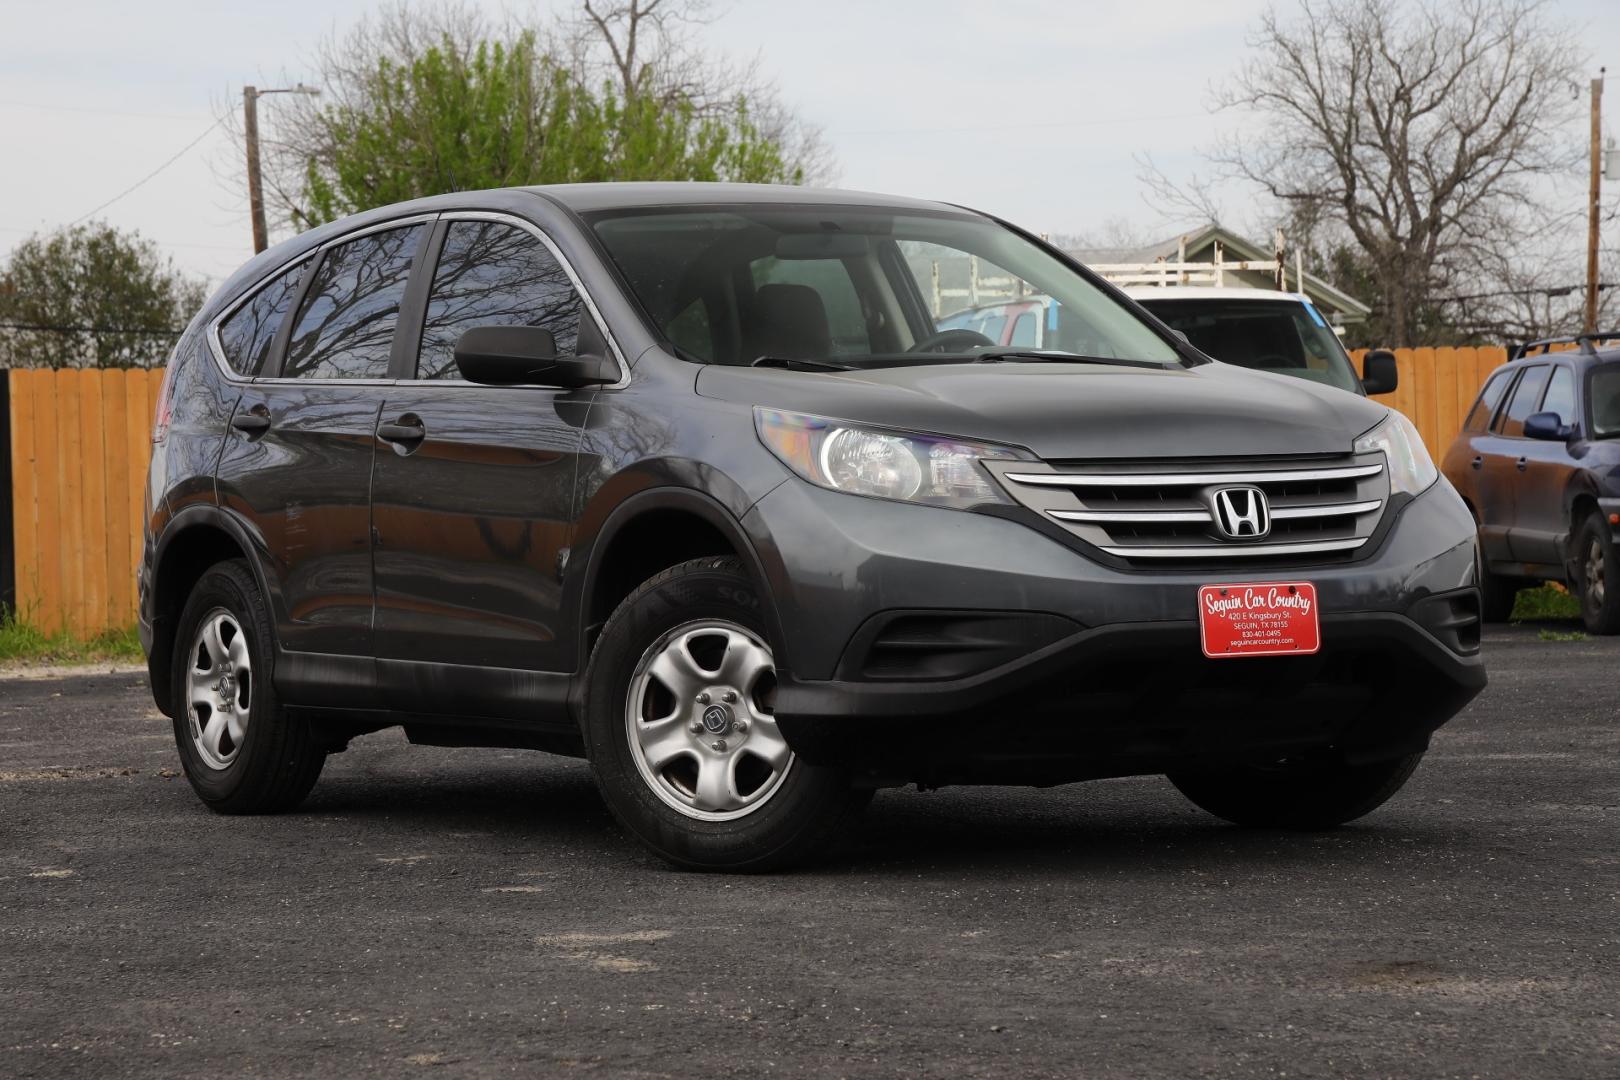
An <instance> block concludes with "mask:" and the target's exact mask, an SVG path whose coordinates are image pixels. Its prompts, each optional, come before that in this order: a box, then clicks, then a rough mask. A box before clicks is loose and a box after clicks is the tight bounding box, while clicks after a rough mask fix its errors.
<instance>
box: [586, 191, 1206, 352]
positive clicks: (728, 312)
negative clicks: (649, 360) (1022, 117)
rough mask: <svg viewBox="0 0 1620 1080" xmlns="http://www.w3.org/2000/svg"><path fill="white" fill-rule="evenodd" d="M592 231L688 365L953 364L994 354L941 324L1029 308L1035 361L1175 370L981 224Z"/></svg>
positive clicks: (898, 221)
mask: <svg viewBox="0 0 1620 1080" xmlns="http://www.w3.org/2000/svg"><path fill="white" fill-rule="evenodd" d="M591 225H592V227H593V228H594V229H595V231H596V235H597V236H598V237H599V238H600V239H601V242H602V244H603V246H604V247H605V248H606V249H607V252H608V254H609V256H610V257H611V258H612V259H613V261H614V263H615V264H616V265H617V266H618V268H619V271H620V272H621V273H622V274H623V276H624V278H625V280H626V282H628V284H629V286H630V289H631V291H632V292H633V293H634V294H635V296H636V299H637V300H638V301H640V303H641V306H642V307H643V308H644V309H645V311H646V313H647V315H648V317H649V318H650V319H651V321H652V322H653V324H654V325H656V326H657V328H658V329H659V331H660V332H662V334H663V335H664V337H665V338H666V339H667V340H668V341H669V342H670V343H671V344H673V345H674V346H675V347H676V348H677V350H678V351H679V352H680V353H681V354H682V355H684V356H685V357H687V358H688V359H692V360H698V361H702V362H705V363H717V364H752V363H754V362H756V361H757V360H760V359H762V358H770V359H773V360H789V361H809V362H822V363H830V364H834V365H836V366H839V367H877V366H889V365H896V364H906V363H928V364H936V363H949V362H967V361H972V360H974V359H983V358H986V357H985V356H984V353H985V352H986V350H989V349H991V348H993V347H996V346H998V345H1000V342H999V341H997V340H994V339H993V338H992V337H991V336H990V335H988V334H986V333H983V332H981V331H980V330H978V329H973V328H970V327H965V326H961V325H959V324H958V321H953V320H952V319H951V316H952V315H954V314H956V313H958V312H960V311H962V310H964V309H970V308H974V307H977V306H979V305H981V304H984V303H987V302H992V301H997V300H999V301H1006V302H1013V301H1016V300H1018V299H1020V298H1023V297H1036V296H1040V297H1048V298H1050V300H1049V302H1048V303H1047V304H1046V305H1045V311H1046V318H1047V320H1048V323H1049V325H1048V327H1047V329H1046V332H1045V333H1044V334H1043V336H1042V342H1041V345H1040V346H1039V347H1038V350H1039V351H1040V352H1041V353H1042V354H1043V356H1042V357H1040V358H1047V359H1061V358H1062V357H1063V356H1064V355H1065V354H1069V355H1077V356H1081V357H1100V358H1107V359H1118V360H1125V361H1133V362H1137V363H1143V362H1146V363H1152V364H1167V365H1168V364H1180V363H1181V362H1182V360H1181V356H1180V354H1179V353H1177V351H1176V350H1175V349H1174V348H1173V347H1172V346H1171V345H1170V344H1169V343H1168V342H1166V341H1165V340H1164V339H1163V338H1161V337H1160V336H1159V335H1158V333H1157V332H1155V331H1154V330H1152V329H1151V328H1150V327H1149V326H1148V325H1147V324H1146V323H1144V322H1143V321H1141V320H1140V319H1139V318H1138V317H1137V316H1136V315H1134V314H1132V313H1131V311H1130V310H1129V309H1127V308H1125V307H1123V306H1122V305H1120V304H1118V303H1117V302H1115V301H1114V300H1113V299H1111V298H1110V297H1109V296H1108V295H1107V294H1106V293H1105V292H1104V291H1103V290H1102V289H1100V288H1098V287H1097V286H1095V285H1093V284H1092V283H1091V282H1089V281H1087V280H1086V279H1085V278H1084V277H1082V276H1081V275H1080V274H1078V273H1076V272H1075V271H1074V270H1073V269H1072V268H1070V267H1069V266H1068V265H1066V264H1065V263H1064V262H1063V261H1062V260H1061V259H1059V258H1057V257H1056V256H1054V255H1052V254H1051V253H1050V252H1048V251H1046V250H1044V249H1043V248H1041V247H1040V246H1038V245H1036V244H1033V243H1031V242H1029V241H1028V240H1026V239H1024V238H1023V237H1021V236H1019V235H1018V234H1017V233H1015V232H1013V231H1012V230H1010V229H1007V228H1006V227H1004V226H1002V225H999V224H997V223H995V222H994V221H990V220H988V219H985V218H981V217H975V216H971V215H966V214H963V215H952V214H947V213H940V214H933V213H917V212H905V213H895V212H890V211H884V210H878V209H866V208H849V207H835V206H792V207H779V206H727V207H692V208H674V209H660V210H656V211H650V210H635V211H628V212H624V211H619V212H612V213H604V214H598V215H595V216H594V217H593V218H592V219H591ZM1000 351H1002V352H1005V351H1006V349H1005V348H1003V349H1001V350H1000Z"/></svg>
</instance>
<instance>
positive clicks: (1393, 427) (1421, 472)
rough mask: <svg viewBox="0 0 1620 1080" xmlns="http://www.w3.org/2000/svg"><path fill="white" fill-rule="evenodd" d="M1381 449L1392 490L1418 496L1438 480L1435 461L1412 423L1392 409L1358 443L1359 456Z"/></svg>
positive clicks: (1357, 451)
mask: <svg viewBox="0 0 1620 1080" xmlns="http://www.w3.org/2000/svg"><path fill="white" fill-rule="evenodd" d="M1372 450H1382V451H1383V452H1384V461H1385V462H1386V463H1387V465H1388V468H1389V490H1390V492H1391V493H1392V494H1393V493H1394V492H1397V491H1404V492H1406V493H1407V494H1408V495H1416V494H1417V493H1418V492H1420V491H1423V490H1425V489H1426V488H1428V486H1429V485H1430V484H1432V483H1434V482H1435V480H1436V479H1438V478H1439V476H1440V474H1439V473H1438V472H1437V471H1436V470H1435V467H1434V460H1433V459H1432V458H1430V457H1429V451H1428V450H1427V449H1426V448H1425V447H1424V445H1423V436H1421V435H1419V434H1418V430H1417V428H1416V427H1414V426H1413V425H1412V421H1410V420H1408V419H1407V418H1406V417H1404V416H1402V415H1401V414H1400V413H1398V412H1396V411H1394V410H1393V409H1391V410H1390V413H1389V415H1388V416H1386V417H1385V418H1384V420H1383V422H1382V423H1381V424H1379V425H1378V426H1377V427H1375V428H1373V429H1372V430H1371V431H1369V432H1367V433H1366V434H1365V435H1363V436H1362V437H1361V438H1359V439H1357V440H1356V453H1358V454H1365V453H1367V452H1369V451H1372Z"/></svg>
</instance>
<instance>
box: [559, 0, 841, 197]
mask: <svg viewBox="0 0 1620 1080" xmlns="http://www.w3.org/2000/svg"><path fill="white" fill-rule="evenodd" d="M719 17H720V12H718V11H716V9H715V7H714V5H713V4H712V3H711V2H710V0H581V11H580V14H579V16H578V17H577V18H576V19H574V20H573V21H572V23H570V24H569V29H570V31H571V33H570V35H569V36H570V38H571V43H572V47H573V48H572V51H573V57H574V65H575V72H576V75H577V77H578V78H579V79H580V80H581V81H582V82H585V83H587V84H591V83H595V82H598V81H601V80H604V79H605V80H607V81H609V82H610V83H612V84H614V86H615V88H616V89H617V91H618V92H619V93H620V94H621V95H622V96H623V97H624V99H625V100H626V101H629V100H631V99H633V98H636V97H641V96H652V97H653V98H655V99H656V100H658V101H659V102H661V103H663V104H665V105H669V106H674V105H676V104H685V105H687V106H689V107H691V108H694V109H696V111H697V112H698V113H699V114H702V115H710V116H719V117H726V118H731V117H734V116H736V115H737V114H738V112H739V111H740V112H743V113H745V114H746V116H747V118H748V120H749V122H750V123H751V124H753V126H754V127H756V128H758V129H759V131H760V133H761V134H762V135H764V136H765V137H766V138H768V139H769V140H771V141H772V142H774V143H775V144H776V145H778V146H780V147H781V148H782V152H783V156H784V157H785V158H786V159H787V161H788V162H789V164H790V165H792V166H794V167H795V168H796V169H798V170H799V171H800V172H801V173H802V174H803V177H804V182H805V183H807V184H827V183H831V182H832V181H833V180H835V179H836V177H837V168H836V165H835V163H834V161H833V156H832V151H831V148H830V147H829V146H828V145H827V143H826V141H825V140H824V139H823V137H822V132H821V129H820V128H819V127H817V126H816V125H814V124H811V123H809V122H808V121H806V120H804V119H803V118H802V117H800V116H799V115H798V114H797V113H796V112H795V111H794V110H793V109H792V108H791V107H789V105H788V104H787V103H786V101H785V100H784V99H783V97H782V93H781V90H780V88H779V87H778V86H777V84H776V82H775V80H773V79H771V78H769V77H768V76H766V75H765V74H764V73H763V71H762V69H761V64H760V58H759V56H758V54H755V55H754V56H753V57H750V58H749V59H747V60H746V61H743V62H738V61H736V60H734V59H733V58H731V57H729V56H726V55H724V54H721V53H716V52H713V51H711V50H707V49H705V48H703V47H702V42H701V38H702V34H703V30H704V28H705V27H707V26H709V25H711V24H712V23H714V22H715V21H716V20H717V19H718V18H719Z"/></svg>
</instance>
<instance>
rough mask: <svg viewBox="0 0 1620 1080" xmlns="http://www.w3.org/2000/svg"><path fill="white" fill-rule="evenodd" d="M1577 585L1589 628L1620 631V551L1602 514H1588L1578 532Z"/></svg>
mask: <svg viewBox="0 0 1620 1080" xmlns="http://www.w3.org/2000/svg"><path fill="white" fill-rule="evenodd" d="M1574 585H1575V591H1576V594H1577V595H1578V596H1579V597H1580V600H1581V618H1582V620H1584V621H1585V623H1586V629H1587V630H1589V631H1590V632H1592V633H1594V634H1620V552H1616V550H1615V544H1614V541H1613V540H1612V539H1610V537H1609V528H1608V524H1607V523H1606V522H1605V521H1604V520H1603V516H1602V515H1601V514H1591V515H1588V517H1587V519H1586V520H1585V521H1583V522H1581V527H1580V529H1579V530H1578V531H1577V532H1576V533H1575V582H1574Z"/></svg>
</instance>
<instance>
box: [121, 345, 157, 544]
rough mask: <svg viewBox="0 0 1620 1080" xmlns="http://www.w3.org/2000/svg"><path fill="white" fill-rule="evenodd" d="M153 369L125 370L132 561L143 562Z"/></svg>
mask: <svg viewBox="0 0 1620 1080" xmlns="http://www.w3.org/2000/svg"><path fill="white" fill-rule="evenodd" d="M150 377H151V375H150V372H147V371H145V370H143V369H140V368H135V369H132V370H130V371H126V372H124V398H125V400H124V426H125V430H124V437H125V438H126V439H127V440H128V442H127V446H128V447H129V467H130V485H129V492H128V496H129V564H130V566H131V567H139V566H140V565H141V537H142V535H143V533H144V532H145V529H146V466H147V462H149V461H150V460H151V457H152V414H151V413H150V412H148V411H147V402H148V401H149V400H150V395H149V394H148V393H147V388H146V384H147V382H148V381H149V380H150Z"/></svg>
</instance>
